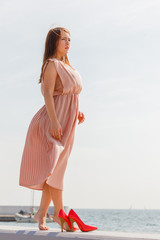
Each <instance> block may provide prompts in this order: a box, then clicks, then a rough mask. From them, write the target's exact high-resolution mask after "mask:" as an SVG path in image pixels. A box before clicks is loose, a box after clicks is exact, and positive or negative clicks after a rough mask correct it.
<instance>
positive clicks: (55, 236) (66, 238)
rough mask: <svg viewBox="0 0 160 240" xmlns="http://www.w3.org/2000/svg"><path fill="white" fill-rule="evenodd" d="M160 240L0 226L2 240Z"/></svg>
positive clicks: (138, 235) (135, 235) (137, 235)
mask: <svg viewBox="0 0 160 240" xmlns="http://www.w3.org/2000/svg"><path fill="white" fill-rule="evenodd" d="M51 239H52V240H72V239H76V240H79V239H80V240H99V239H105V240H123V239H124V240H133V239H135V240H142V239H143V240H145V239H146V240H148V239H150V240H154V239H159V240H160V234H141V233H125V232H106V231H98V230H95V231H92V232H81V231H80V230H78V231H76V232H66V231H64V232H61V230H60V228H59V229H49V230H47V231H41V230H37V227H33V228H31V227H22V226H6V225H4V226H2V225H0V240H51Z"/></svg>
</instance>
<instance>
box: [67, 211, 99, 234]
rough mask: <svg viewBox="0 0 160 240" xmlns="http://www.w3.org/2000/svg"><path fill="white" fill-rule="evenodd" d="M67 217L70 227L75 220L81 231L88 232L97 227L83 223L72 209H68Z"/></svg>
mask: <svg viewBox="0 0 160 240" xmlns="http://www.w3.org/2000/svg"><path fill="white" fill-rule="evenodd" d="M68 218H69V219H70V222H71V225H72V228H73V223H74V222H76V223H77V225H78V227H79V228H80V230H81V231H82V232H89V231H93V230H96V229H98V228H97V227H94V226H90V225H86V224H84V223H83V222H82V220H81V219H80V218H79V217H78V215H77V214H76V213H75V211H73V209H71V210H70V211H69V214H68Z"/></svg>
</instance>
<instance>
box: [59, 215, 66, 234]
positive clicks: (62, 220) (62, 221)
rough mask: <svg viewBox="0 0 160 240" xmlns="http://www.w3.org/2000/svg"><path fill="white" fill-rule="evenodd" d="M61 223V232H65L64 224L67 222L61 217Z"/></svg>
mask: <svg viewBox="0 0 160 240" xmlns="http://www.w3.org/2000/svg"><path fill="white" fill-rule="evenodd" d="M59 219H60V222H61V232H63V223H64V222H65V220H64V219H63V218H61V217H59Z"/></svg>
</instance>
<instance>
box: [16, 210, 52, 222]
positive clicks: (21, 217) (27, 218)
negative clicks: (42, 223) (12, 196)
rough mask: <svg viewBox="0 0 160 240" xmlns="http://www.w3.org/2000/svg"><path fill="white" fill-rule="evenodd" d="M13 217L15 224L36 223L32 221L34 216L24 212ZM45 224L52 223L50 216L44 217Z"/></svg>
mask: <svg viewBox="0 0 160 240" xmlns="http://www.w3.org/2000/svg"><path fill="white" fill-rule="evenodd" d="M47 215H48V214H47ZM14 217H15V220H16V221H17V222H23V223H36V221H35V220H34V214H32V213H27V212H24V211H23V210H21V211H20V212H18V213H16V214H15V216H14ZM46 222H53V219H52V216H51V215H49V216H47V217H46Z"/></svg>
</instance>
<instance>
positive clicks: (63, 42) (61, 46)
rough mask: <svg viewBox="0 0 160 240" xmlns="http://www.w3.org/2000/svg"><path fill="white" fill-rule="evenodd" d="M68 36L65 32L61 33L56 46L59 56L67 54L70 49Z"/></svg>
mask: <svg viewBox="0 0 160 240" xmlns="http://www.w3.org/2000/svg"><path fill="white" fill-rule="evenodd" d="M70 40H71V39H70V36H69V33H66V32H65V31H61V37H60V39H59V41H58V46H57V52H58V53H59V54H60V55H65V54H67V53H68V50H69V48H70Z"/></svg>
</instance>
